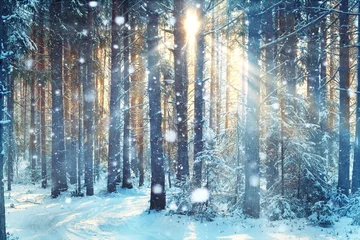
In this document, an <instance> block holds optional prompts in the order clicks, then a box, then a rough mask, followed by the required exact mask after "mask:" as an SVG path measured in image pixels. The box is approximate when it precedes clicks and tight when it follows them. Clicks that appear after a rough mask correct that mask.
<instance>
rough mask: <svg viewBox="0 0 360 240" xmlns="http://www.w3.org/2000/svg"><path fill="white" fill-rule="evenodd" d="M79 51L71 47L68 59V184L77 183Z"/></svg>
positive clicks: (79, 99)
mask: <svg viewBox="0 0 360 240" xmlns="http://www.w3.org/2000/svg"><path fill="white" fill-rule="evenodd" d="M78 53H79V51H78V50H76V46H74V45H73V46H71V50H70V58H71V60H70V61H71V62H70V66H71V73H70V76H71V83H70V87H71V95H70V96H69V97H70V101H71V114H70V122H71V126H70V128H71V129H70V131H71V139H70V143H69V144H70V149H69V151H70V153H69V155H70V156H71V159H70V160H68V166H69V167H70V169H69V175H70V178H69V180H70V184H76V183H77V178H76V176H77V163H76V162H77V153H76V149H77V141H78V140H77V138H78V129H77V127H78V125H77V124H76V123H77V119H76V115H77V112H78V111H77V104H76V102H77V101H79V102H80V101H81V98H80V95H79V93H78V92H79V90H78V88H79V84H81V81H80V79H79V78H80V77H79V76H80V74H81V73H80V71H79V70H80V69H79V67H78V66H77V65H78V63H77V59H78V56H79V54H78Z"/></svg>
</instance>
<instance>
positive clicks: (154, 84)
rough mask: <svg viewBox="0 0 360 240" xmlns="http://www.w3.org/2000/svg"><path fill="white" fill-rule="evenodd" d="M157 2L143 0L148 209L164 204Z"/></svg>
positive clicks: (161, 208)
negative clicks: (146, 68)
mask: <svg viewBox="0 0 360 240" xmlns="http://www.w3.org/2000/svg"><path fill="white" fill-rule="evenodd" d="M158 7H159V6H158V4H157V3H156V2H154V1H148V2H147V14H148V24H147V45H148V52H147V56H148V70H149V73H148V93H149V118H150V150H151V195H150V210H163V209H165V205H166V197H165V172H164V150H163V144H162V138H163V137H162V132H161V123H162V116H161V90H160V69H159V66H158V64H159V57H160V56H159V53H158V45H159V36H158V26H159V14H158V12H157V8H158Z"/></svg>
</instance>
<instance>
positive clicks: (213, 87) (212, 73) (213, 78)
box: [209, 8, 216, 132]
mask: <svg viewBox="0 0 360 240" xmlns="http://www.w3.org/2000/svg"><path fill="white" fill-rule="evenodd" d="M211 27H212V33H211V60H210V61H211V66H210V113H209V125H210V128H211V130H212V131H214V132H215V112H216V111H215V110H216V92H215V91H216V67H215V62H216V60H215V54H216V49H215V47H216V45H215V44H216V42H215V8H214V9H213V10H212V14H211Z"/></svg>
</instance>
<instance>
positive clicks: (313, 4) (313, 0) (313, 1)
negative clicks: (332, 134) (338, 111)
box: [307, 0, 322, 154]
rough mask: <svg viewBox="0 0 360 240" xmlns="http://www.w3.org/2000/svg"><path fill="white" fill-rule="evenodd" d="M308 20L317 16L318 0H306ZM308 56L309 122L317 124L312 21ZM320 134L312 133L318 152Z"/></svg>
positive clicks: (316, 31) (317, 38) (315, 38)
mask: <svg viewBox="0 0 360 240" xmlns="http://www.w3.org/2000/svg"><path fill="white" fill-rule="evenodd" d="M307 6H308V8H309V9H308V20H309V22H312V21H314V19H316V18H318V10H316V9H315V8H318V7H319V1H318V0H308V2H307ZM308 39H309V41H308V44H307V47H308V57H307V61H308V62H307V71H308V80H307V81H308V98H309V102H310V116H309V121H310V123H313V124H316V125H318V124H319V123H320V109H321V105H320V104H321V101H320V100H321V99H320V79H319V78H320V71H319V70H320V69H319V60H320V52H319V49H320V36H319V25H318V24H317V23H314V24H312V25H311V26H310V29H309V31H308ZM321 138H322V136H321V134H320V130H318V132H317V133H316V134H314V135H313V137H312V139H311V140H312V141H313V142H314V143H315V151H316V153H318V154H320V153H321V152H322V149H321Z"/></svg>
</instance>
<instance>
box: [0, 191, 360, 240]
mask: <svg viewBox="0 0 360 240" xmlns="http://www.w3.org/2000/svg"><path fill="white" fill-rule="evenodd" d="M98 186H99V185H98ZM49 191H50V190H49V189H46V190H44V189H41V188H39V187H38V186H33V185H25V186H24V185H14V186H13V191H11V192H6V194H5V198H6V217H7V219H6V220H7V231H9V232H10V233H11V234H13V236H15V237H18V238H19V239H20V240H23V239H24V240H25V239H28V240H30V239H32V240H45V239H46V240H57V239H59V240H60V239H62V240H63V239H74V240H77V239H79V240H84V239H101V240H105V239H117V240H118V239H131V240H133V239H135V240H137V239H141V240H145V239H239V240H250V239H254V240H266V239H281V240H291V239H301V240H308V239H316V240H320V239H329V240H330V239H334V240H335V239H354V240H355V239H360V230H359V227H355V226H350V222H351V219H348V218H342V219H341V220H340V221H339V222H337V223H336V224H335V226H334V227H332V228H320V227H313V226H310V225H308V224H307V222H306V220H304V219H301V220H298V219H297V220H291V221H290V220H287V221H277V222H269V221H267V220H266V219H258V220H254V219H244V218H242V217H226V218H222V217H218V218H216V219H215V221H213V222H203V223H201V222H200V221H196V220H194V219H193V218H192V217H188V216H180V215H171V214H169V213H168V212H167V211H163V212H160V213H156V212H151V213H149V212H148V211H147V209H148V206H149V203H148V201H149V189H146V188H144V189H133V190H122V191H120V193H117V194H111V195H107V194H104V188H98V189H97V190H96V194H95V196H92V197H82V198H81V197H79V198H71V197H70V193H64V194H63V195H62V196H60V197H59V198H57V199H51V198H50V197H49Z"/></svg>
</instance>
